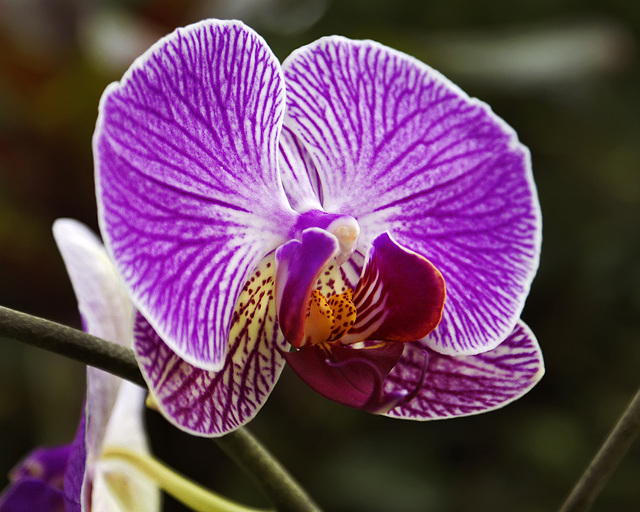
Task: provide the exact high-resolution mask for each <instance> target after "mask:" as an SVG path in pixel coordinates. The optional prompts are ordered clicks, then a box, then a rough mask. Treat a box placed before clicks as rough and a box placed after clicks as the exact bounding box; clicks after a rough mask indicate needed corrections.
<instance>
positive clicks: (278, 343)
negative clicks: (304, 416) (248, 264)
mask: <svg viewBox="0 0 640 512" xmlns="http://www.w3.org/2000/svg"><path fill="white" fill-rule="evenodd" d="M286 347H287V344H286V342H285V341H284V338H283V336H282V333H280V331H279V329H278V324H277V323H276V310H275V301H274V299H273V258H269V259H268V260H267V261H265V262H263V263H262V264H261V266H260V267H259V269H258V270H257V271H256V272H255V273H254V275H253V276H252V278H251V279H250V280H249V282H248V283H247V284H246V286H245V289H244V290H243V293H242V294H241V296H240V300H239V303H238V306H237V307H236V310H235V312H234V320H233V322H232V325H231V331H230V344H229V350H228V352H227V358H226V359H225V361H224V365H223V367H222V370H220V371H219V372H209V371H206V370H201V369H199V368H196V367H194V366H192V365H190V364H189V363H187V362H185V361H184V360H182V359H180V357H178V356H177V355H176V354H175V353H174V352H172V351H171V349H170V348H169V347H168V346H167V345H166V344H165V343H164V342H163V341H162V340H161V339H160V337H159V336H158V335H157V334H156V332H155V331H154V330H153V328H152V327H151V326H150V325H149V323H148V322H147V321H146V320H145V319H144V317H143V316H142V315H141V314H138V315H137V318H136V324H135V327H134V349H135V351H136V355H137V358H138V363H139V365H140V369H141V370H142V374H143V376H144V378H145V380H146V382H147V385H148V386H149V389H150V390H151V392H152V394H153V396H154V398H155V399H156V401H157V402H158V405H159V408H160V411H161V412H162V413H163V415H164V416H165V417H166V418H167V419H168V420H169V421H171V422H172V423H173V424H174V425H176V426H177V427H179V428H181V429H182V430H185V431H187V432H189V433H191V434H196V435H200V436H209V437H214V436H221V435H224V434H226V433H228V432H230V431H232V430H235V429H236V428H238V427H240V426H242V425H244V424H245V423H247V422H248V421H249V420H251V419H252V418H253V417H254V416H255V415H256V414H257V412H258V411H259V410H260V408H261V407H262V405H263V404H264V402H265V401H266V400H267V398H268V397H269V394H270V393H271V390H272V389H273V387H274V386H275V384H276V382H277V380H278V377H279V376H280V373H281V372H282V368H283V366H284V359H283V358H282V355H281V354H280V351H281V350H285V348H286Z"/></svg>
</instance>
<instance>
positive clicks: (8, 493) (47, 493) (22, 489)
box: [0, 478, 71, 512]
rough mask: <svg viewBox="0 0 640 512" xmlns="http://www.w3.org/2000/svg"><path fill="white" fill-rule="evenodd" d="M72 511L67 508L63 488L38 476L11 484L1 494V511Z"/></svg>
mask: <svg viewBox="0 0 640 512" xmlns="http://www.w3.org/2000/svg"><path fill="white" fill-rule="evenodd" d="M34 511H36V512H71V511H67V510H66V509H65V504H64V496H63V494H62V490H60V489H57V488H55V487H52V486H50V485H49V484H47V483H46V482H43V481H42V480H39V479H37V478H25V479H22V480H20V481H19V482H16V483H15V484H12V485H10V486H9V487H8V488H7V489H6V490H5V492H4V493H3V494H2V496H0V512H34Z"/></svg>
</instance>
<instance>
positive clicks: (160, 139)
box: [94, 22, 295, 370]
mask: <svg viewBox="0 0 640 512" xmlns="http://www.w3.org/2000/svg"><path fill="white" fill-rule="evenodd" d="M200 28H201V29H200V30H194V29H193V27H192V29H191V30H187V29H179V30H178V31H177V32H176V33H174V34H172V35H171V36H168V37H166V38H165V39H162V40H160V41H159V42H158V43H157V44H156V45H155V46H154V47H152V48H151V49H150V50H149V51H148V52H147V53H146V54H145V55H143V56H142V57H140V58H139V59H138V60H137V61H136V63H135V64H134V65H133V66H132V68H131V69H130V70H129V71H128V72H127V74H126V75H125V76H124V78H123V79H122V81H121V82H120V83H115V84H112V85H111V86H110V87H109V88H108V89H107V91H106V92H105V94H104V96H103V99H102V102H101V106H100V117H99V119H98V123H97V128H96V133H95V135H94V153H95V158H96V172H97V180H96V181H97V185H96V186H97V189H98V198H99V205H98V206H99V211H100V217H101V223H102V226H101V228H102V231H103V234H104V235H105V243H106V245H107V247H108V249H109V250H110V252H111V254H112V255H113V257H114V259H115V261H116V263H117V267H118V270H119V272H120V274H121V276H122V277H123V279H124V282H125V285H126V286H127V287H128V289H129V291H130V292H132V296H133V297H134V301H135V303H136V306H137V308H138V309H139V310H140V311H141V312H142V313H143V314H144V316H145V317H146V318H149V319H150V321H151V323H152V325H153V327H154V329H155V330H157V331H158V333H159V334H160V335H161V336H162V338H163V339H164V340H165V342H166V343H168V344H169V346H170V347H171V348H172V349H173V350H175V351H176V352H177V353H179V354H180V356H181V357H182V358H183V359H185V360H187V361H189V362H191V363H193V364H196V365H198V366H199V367H201V368H206V369H209V370H220V369H221V368H222V366H223V365H224V357H225V351H226V346H227V342H228V332H229V326H230V321H231V317H232V313H233V308H234V306H235V303H236V300H237V298H238V295H239V294H240V291H241V289H242V287H243V285H244V283H245V282H246V280H247V278H248V277H249V276H250V274H251V272H253V270H254V269H255V267H256V265H257V264H258V262H259V261H260V260H261V259H262V258H263V257H264V256H265V255H266V254H267V253H268V252H270V251H271V250H273V249H274V248H275V247H277V246H278V245H280V244H281V243H283V242H284V241H285V240H286V239H285V238H283V237H284V236H285V235H286V234H287V233H288V231H289V229H290V227H291V225H293V223H294V221H295V218H294V212H293V210H292V209H291V207H290V206H289V204H288V202H287V200H286V196H285V194H284V190H283V188H282V185H281V182H280V178H279V176H278V169H277V149H278V137H279V135H280V126H281V124H282V117H283V110H284V90H283V80H282V73H281V71H280V65H279V63H278V62H277V60H276V59H275V57H274V56H273V54H272V53H271V51H270V50H269V49H268V47H267V46H266V44H265V43H264V42H263V41H262V40H261V38H260V37H259V36H258V35H257V34H255V33H254V32H253V31H250V30H247V29H244V28H243V27H241V26H240V25H238V24H236V23H232V22H228V23H223V22H220V23H216V24H211V23H209V24H206V25H205V24H202V25H201V26H200Z"/></svg>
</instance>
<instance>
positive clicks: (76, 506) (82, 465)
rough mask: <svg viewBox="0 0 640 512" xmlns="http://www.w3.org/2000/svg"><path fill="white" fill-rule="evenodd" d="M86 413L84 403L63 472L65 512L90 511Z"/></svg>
mask: <svg viewBox="0 0 640 512" xmlns="http://www.w3.org/2000/svg"><path fill="white" fill-rule="evenodd" d="M86 412H87V408H86V401H85V408H84V409H83V411H82V414H81V416H80V422H79V423H78V429H77V431H76V435H75V437H74V439H73V442H72V443H71V454H70V455H69V462H68V464H67V468H66V470H65V472H64V484H63V489H64V504H65V511H66V512H88V511H89V510H91V481H90V480H91V475H89V474H88V471H87V456H88V453H87V422H86Z"/></svg>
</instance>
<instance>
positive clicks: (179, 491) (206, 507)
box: [100, 446, 267, 512]
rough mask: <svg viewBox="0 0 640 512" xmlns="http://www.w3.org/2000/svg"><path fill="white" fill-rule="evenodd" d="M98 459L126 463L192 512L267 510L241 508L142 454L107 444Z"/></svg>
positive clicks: (262, 511)
mask: <svg viewBox="0 0 640 512" xmlns="http://www.w3.org/2000/svg"><path fill="white" fill-rule="evenodd" d="M100 458H101V459H103V460H109V459H113V460H117V461H122V462H126V463H127V464H129V465H130V466H133V467H134V468H136V470H138V471H139V472H141V473H142V474H144V475H146V476H147V477H148V478H149V479H150V480H152V481H153V482H155V483H156V484H157V485H158V487H160V489H162V490H163V491H165V492H166V493H167V494H170V495H171V496H173V497H174V498H175V499H176V500H178V501H179V502H180V503H182V504H183V505H186V506H187V507H189V508H190V509H191V510H194V511H195V512H267V511H266V510H264V509H257V508H253V507H245V506H244V505H240V504H237V503H235V502H233V501H231V500H228V499H227V498H223V497H222V496H219V495H217V494H216V493H214V492H212V491H210V490H209V489H205V488H204V487H202V486H200V485H198V484H196V483H195V482H193V481H192V480H189V479H188V478H186V477H184V476H182V475H180V474H178V473H176V472H175V471H173V470H172V469H170V468H168V467H167V466H165V465H164V464H162V463H161V462H159V461H158V460H157V459H154V458H153V457H150V456H149V455H146V454H143V453H137V452H134V451H132V450H129V449H127V448H121V447H117V446H111V447H108V448H106V449H105V450H104V451H103V452H102V454H101V455H100Z"/></svg>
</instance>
